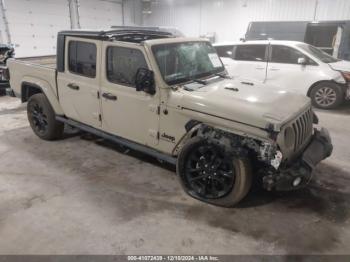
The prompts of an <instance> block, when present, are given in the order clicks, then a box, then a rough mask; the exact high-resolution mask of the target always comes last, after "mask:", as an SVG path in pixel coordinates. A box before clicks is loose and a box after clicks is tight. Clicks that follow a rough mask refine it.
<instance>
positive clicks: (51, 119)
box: [27, 93, 64, 140]
mask: <svg viewBox="0 0 350 262" xmlns="http://www.w3.org/2000/svg"><path fill="white" fill-rule="evenodd" d="M27 116H28V121H29V123H30V126H31V128H32V129H33V131H34V133H35V134H36V135H37V136H38V137H40V138H41V139H43V140H55V139H59V138H61V137H62V134H63V129H64V124H63V123H61V122H58V121H57V120H56V114H55V112H54V111H53V109H52V107H51V105H50V102H49V101H48V100H47V98H46V96H45V95H44V94H42V93H39V94H35V95H33V96H31V97H30V98H29V100H28V104H27Z"/></svg>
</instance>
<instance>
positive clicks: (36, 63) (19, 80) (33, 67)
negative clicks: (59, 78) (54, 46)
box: [7, 56, 57, 102]
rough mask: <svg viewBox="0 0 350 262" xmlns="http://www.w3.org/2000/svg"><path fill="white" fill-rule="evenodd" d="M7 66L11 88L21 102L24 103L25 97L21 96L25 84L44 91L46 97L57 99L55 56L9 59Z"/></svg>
mask: <svg viewBox="0 0 350 262" xmlns="http://www.w3.org/2000/svg"><path fill="white" fill-rule="evenodd" d="M7 65H8V68H9V70H10V82H11V88H12V90H13V91H14V93H15V95H16V96H17V97H22V101H23V102H25V101H26V99H25V97H26V96H21V94H22V88H23V86H24V85H26V83H31V84H35V85H37V86H38V87H40V88H42V89H45V93H46V94H47V95H48V96H51V95H52V96H55V97H56V99H57V87H56V56H42V57H27V58H19V59H13V58H11V59H8V60H7Z"/></svg>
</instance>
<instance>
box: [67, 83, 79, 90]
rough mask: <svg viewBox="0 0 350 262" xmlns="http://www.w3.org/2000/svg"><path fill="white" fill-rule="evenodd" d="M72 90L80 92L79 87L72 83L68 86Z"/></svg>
mask: <svg viewBox="0 0 350 262" xmlns="http://www.w3.org/2000/svg"><path fill="white" fill-rule="evenodd" d="M67 86H68V87H69V88H70V89H73V90H79V86H78V85H76V84H73V83H70V84H68V85H67Z"/></svg>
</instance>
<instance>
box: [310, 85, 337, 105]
mask: <svg viewBox="0 0 350 262" xmlns="http://www.w3.org/2000/svg"><path fill="white" fill-rule="evenodd" d="M310 98H311V100H312V105H313V106H314V107H317V108H321V109H334V108H336V107H338V106H340V105H341V104H342V103H343V101H344V94H343V92H342V90H341V88H340V87H339V86H338V85H337V84H335V83H332V82H322V83H319V84H318V85H316V86H315V87H314V88H313V89H312V90H311V93H310Z"/></svg>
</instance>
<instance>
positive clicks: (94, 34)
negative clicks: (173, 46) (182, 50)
mask: <svg viewBox="0 0 350 262" xmlns="http://www.w3.org/2000/svg"><path fill="white" fill-rule="evenodd" d="M58 35H59V36H76V37H82V38H89V39H99V40H106V41H123V42H132V43H140V42H143V41H146V40H150V39H162V38H172V37H175V36H174V35H173V34H172V33H170V32H166V31H162V30H160V29H156V28H142V27H116V28H113V29H108V30H67V31H60V32H58Z"/></svg>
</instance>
